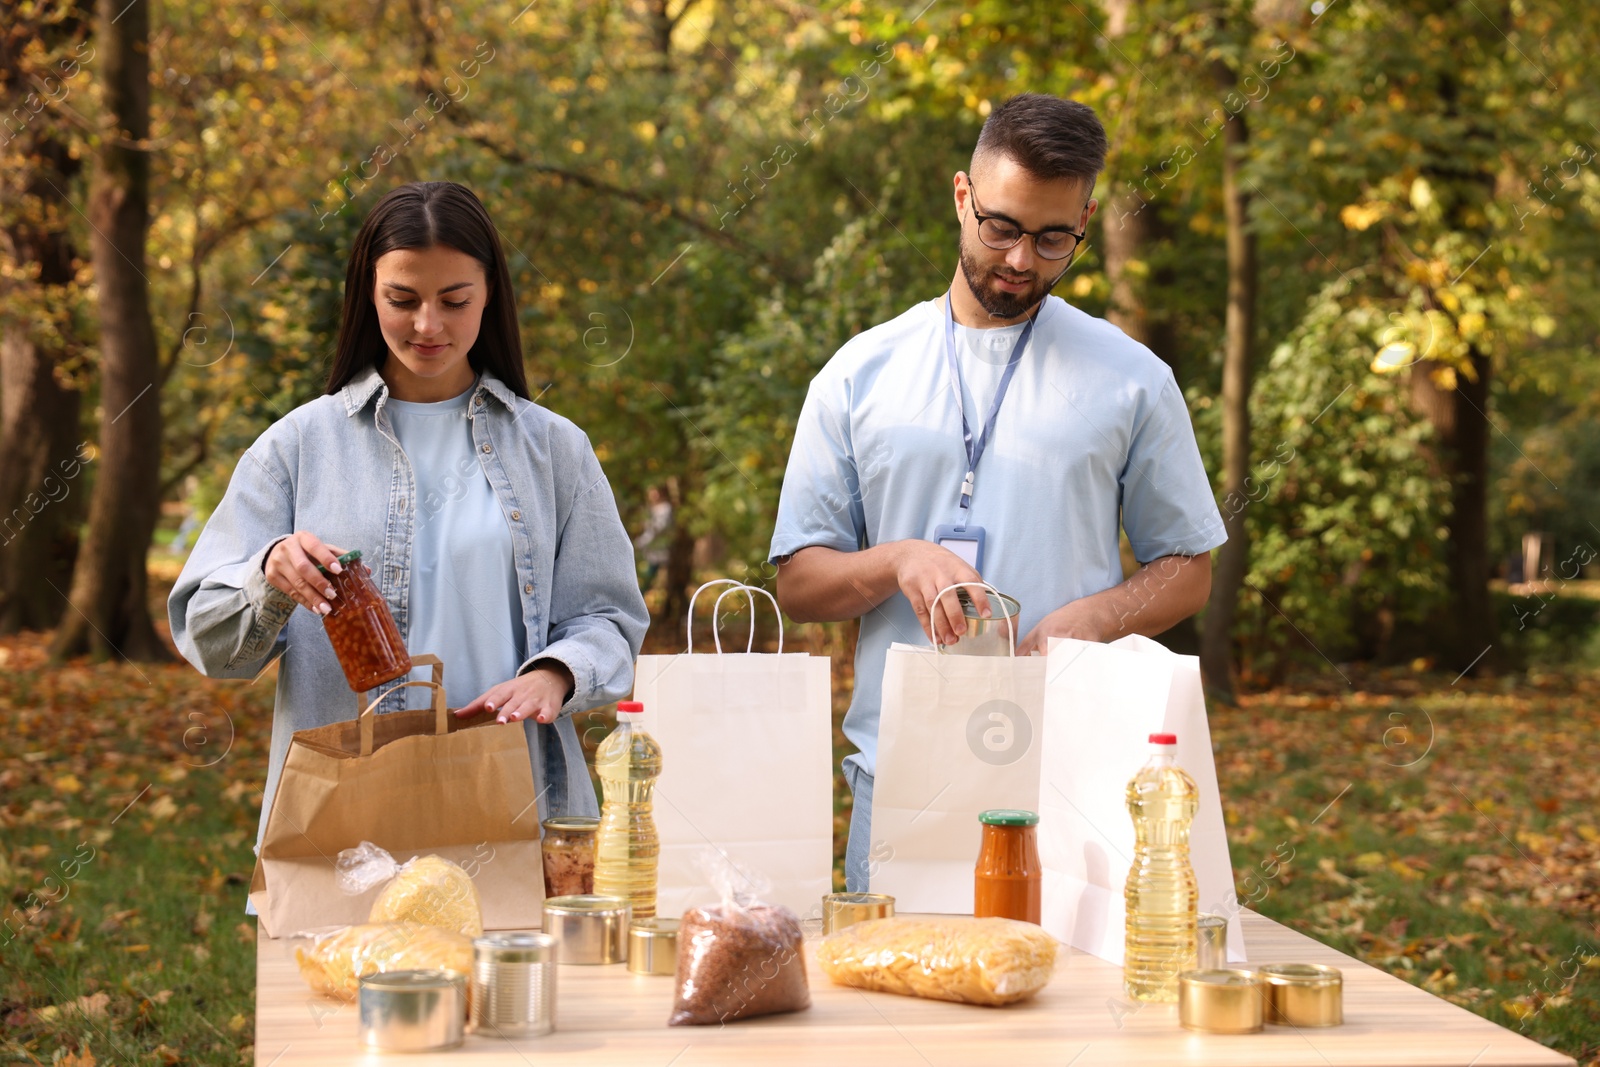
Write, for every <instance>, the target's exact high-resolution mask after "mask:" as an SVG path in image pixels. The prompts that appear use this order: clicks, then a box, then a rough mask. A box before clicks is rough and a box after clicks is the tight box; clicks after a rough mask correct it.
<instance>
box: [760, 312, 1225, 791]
mask: <svg viewBox="0 0 1600 1067" xmlns="http://www.w3.org/2000/svg"><path fill="white" fill-rule="evenodd" d="M1021 330H1022V326H1021V325H1018V326H1012V327H1004V328H996V329H987V330H976V329H971V328H968V327H965V326H961V325H959V324H957V326H956V328H955V332H956V353H957V360H958V362H959V363H960V366H961V376H962V380H963V385H964V386H965V388H964V389H963V398H962V399H963V403H964V405H965V407H966V412H967V421H968V423H969V424H970V425H971V427H972V430H973V433H974V434H975V435H976V434H977V433H978V432H980V431H981V428H982V425H983V419H984V417H985V416H986V415H987V414H988V411H989V406H990V404H991V402H992V401H993V398H994V393H995V390H996V388H997V387H998V385H999V381H1000V376H1001V373H1002V372H1003V371H1004V370H1005V365H1006V362H1007V360H1008V359H1009V358H1010V356H1011V351H1012V347H1013V345H1014V344H1015V343H1016V339H1017V336H1018V335H1019V334H1020V332H1021ZM944 331H945V319H944V308H943V297H942V296H941V297H940V298H939V299H937V300H929V301H925V302H923V303H921V304H918V305H916V306H915V307H913V308H911V309H910V310H909V311H907V312H905V313H904V314H903V315H901V316H899V317H898V318H896V319H893V320H891V321H889V322H886V323H883V324H881V325H879V326H875V327H873V328H872V329H870V330H867V331H865V332H864V333H861V334H859V335H857V336H856V337H854V338H852V339H851V340H850V341H849V342H847V343H846V344H845V345H844V347H842V348H841V349H839V351H838V353H837V354H835V355H834V357H833V358H832V359H831V360H829V361H828V364H827V366H825V367H823V369H822V370H821V371H820V372H819V373H818V374H817V376H816V377H815V378H814V379H813V380H812V382H811V388H810V391H809V392H808V394H807V396H806V402H805V405H804V407H803V408H802V409H801V413H800V421H799V424H798V426H797V427H796V429H795V440H794V447H793V450H792V451H791V453H790V455H789V466H788V469H787V471H786V472H785V474H784V479H783V492H782V495H781V497H780V499H779V503H778V518H777V526H776V529H775V530H774V532H773V536H772V549H771V558H772V559H773V560H777V559H778V558H779V557H780V556H787V555H790V554H792V553H794V552H796V551H797V550H799V549H801V548H805V547H807V546H810V545H823V546H826V547H828V548H834V549H838V550H840V551H853V550H855V549H858V548H867V547H871V546H873V545H879V544H884V543H886V542H889V541H900V540H905V539H908V538H918V539H921V540H927V541H931V540H933V539H934V530H935V528H936V527H938V526H941V525H946V524H952V525H953V524H955V523H958V522H960V521H961V513H960V508H959V498H960V488H961V483H962V480H963V478H964V477H965V476H966V471H967V461H966V452H965V450H964V448H963V445H962V440H961V416H960V413H959V412H958V411H957V409H956V404H955V400H954V397H953V395H952V391H951V387H950V377H949V371H948V366H947V361H946V358H945V336H944ZM967 521H968V522H969V523H971V524H974V525H978V526H982V527H983V528H984V530H985V536H986V538H987V544H986V546H985V549H984V566H983V577H984V580H985V581H987V582H989V583H990V584H991V585H993V586H994V587H995V588H997V589H999V590H1000V591H1001V592H1003V593H1007V594H1009V595H1011V596H1014V597H1016V598H1017V599H1018V600H1019V601H1021V604H1022V616H1021V629H1020V631H1019V633H1018V637H1019V639H1020V637H1021V636H1023V635H1026V634H1027V633H1028V632H1029V631H1030V630H1031V629H1032V628H1033V627H1034V626H1035V625H1036V624H1038V622H1039V621H1040V620H1041V619H1042V618H1044V616H1046V615H1048V614H1049V613H1050V612H1052V611H1055V610H1056V609H1057V608H1060V607H1062V606H1064V605H1066V604H1068V603H1070V602H1072V601H1074V600H1077V599H1080V598H1082V597H1086V596H1089V595H1091V594H1093V593H1098V592H1100V591H1102V590H1104V589H1109V588H1110V587H1112V586H1114V585H1117V584H1119V583H1120V582H1121V581H1122V563H1121V557H1120V555H1119V551H1118V525H1119V522H1120V524H1121V526H1122V527H1123V528H1124V529H1126V531H1127V534H1128V541H1129V543H1130V544H1131V545H1132V547H1133V552H1134V555H1135V556H1136V557H1137V558H1138V559H1139V561H1140V562H1142V563H1148V562H1149V561H1151V560H1153V559H1157V558H1159V557H1161V556H1168V555H1199V554H1201V553H1203V552H1209V551H1210V550H1211V549H1213V548H1215V547H1217V546H1218V545H1220V544H1222V543H1223V541H1225V540H1226V536H1225V535H1224V533H1223V527H1222V517H1221V515H1220V514H1219V512H1218V511H1217V505H1216V501H1215V499H1214V497H1213V495H1212V490H1211V484H1210V481H1209V479H1208V478H1207V477H1206V471H1205V467H1204V465H1203V464H1202V463H1201V461H1200V450H1199V448H1198V447H1197V446H1196V444H1195V439H1194V429H1193V427H1192V426H1191V424H1190V421H1189V410H1188V408H1187V406H1186V405H1185V404H1184V400H1183V394H1182V393H1181V392H1180V391H1179V389H1178V386H1177V383H1176V381H1174V379H1173V377H1172V371H1171V370H1170V369H1169V368H1168V367H1167V365H1166V364H1165V363H1163V362H1162V361H1161V360H1160V359H1158V358H1157V357H1156V356H1155V354H1154V353H1152V352H1151V351H1150V350H1149V349H1148V348H1146V347H1145V346H1144V345H1141V344H1139V343H1138V342H1136V341H1134V340H1132V339H1131V338H1129V337H1128V336H1127V335H1126V334H1124V333H1123V332H1122V331H1121V330H1119V329H1117V328H1116V327H1115V326H1113V325H1111V324H1110V323H1108V322H1106V321H1104V320H1103V319H1098V318H1095V317H1094V316H1092V315H1089V314H1086V313H1084V312H1082V311H1079V310H1078V309H1077V308H1074V307H1072V306H1071V305H1070V304H1068V303H1067V302H1066V301H1064V300H1062V299H1060V298H1059V297H1054V296H1052V297H1048V298H1047V299H1046V300H1045V304H1044V307H1043V308H1042V309H1041V310H1040V312H1039V315H1038V317H1037V318H1036V319H1035V322H1034V329H1033V335H1032V337H1031V339H1030V340H1029V342H1028V346H1027V348H1026V349H1025V350H1024V352H1023V355H1022V358H1021V361H1020V362H1019V363H1018V366H1017V370H1016V376H1015V378H1014V379H1013V380H1012V382H1011V386H1010V388H1009V389H1008V390H1007V392H1006V395H1005V399H1004V402H1003V403H1002V405H1001V408H1000V413H999V418H998V420H997V422H996V424H995V428H994V431H993V433H992V434H991V436H990V440H989V443H988V447H987V449H986V450H985V451H984V454H983V457H982V459H981V460H980V462H979V464H978V470H977V476H976V479H975V489H974V492H973V495H972V508H971V514H970V517H969V518H968V520H967ZM895 641H901V642H907V643H911V644H924V645H925V644H927V643H928V640H927V638H926V637H925V636H924V635H923V633H922V627H921V626H920V625H919V624H918V622H917V618H916V614H915V612H913V610H912V608H911V603H910V601H908V600H907V599H906V598H905V596H904V595H903V594H901V593H898V592H897V593H895V594H894V595H893V596H891V597H890V598H889V599H888V600H886V601H885V602H884V603H882V604H881V605H879V606H878V607H877V608H875V609H873V610H872V611H870V612H868V613H867V614H866V615H865V616H863V617H862V620H861V636H860V638H859V641H858V643H857V645H856V669H855V695H854V697H853V698H852V700H851V703H850V711H849V713H848V714H847V715H846V716H845V722H844V732H845V735H846V736H847V737H849V738H850V740H851V741H852V742H853V743H854V744H855V745H856V747H857V748H859V749H860V750H861V755H859V756H852V757H851V760H852V761H854V762H855V763H856V764H857V765H858V766H859V767H860V769H861V770H863V771H865V772H866V773H868V774H872V773H875V770H876V766H877V737H878V714H879V707H880V704H881V695H882V687H883V668H884V657H885V655H886V654H887V652H888V649H889V645H890V644H891V643H892V642H895Z"/></svg>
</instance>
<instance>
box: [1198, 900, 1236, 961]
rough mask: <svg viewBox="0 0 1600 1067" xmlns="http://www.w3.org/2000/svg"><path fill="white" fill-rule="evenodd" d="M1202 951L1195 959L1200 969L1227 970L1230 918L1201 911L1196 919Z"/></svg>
mask: <svg viewBox="0 0 1600 1067" xmlns="http://www.w3.org/2000/svg"><path fill="white" fill-rule="evenodd" d="M1196 927H1197V932H1198V933H1199V944H1200V951H1199V954H1198V957H1197V959H1196V961H1195V969H1196V970H1199V971H1216V970H1227V967H1228V918H1227V916H1225V915H1210V914H1206V913H1201V914H1200V915H1199V916H1198V917H1197V919H1196Z"/></svg>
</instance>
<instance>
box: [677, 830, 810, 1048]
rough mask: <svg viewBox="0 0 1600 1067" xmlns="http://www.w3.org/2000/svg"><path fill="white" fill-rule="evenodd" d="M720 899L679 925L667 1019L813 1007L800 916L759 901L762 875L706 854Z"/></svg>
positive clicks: (694, 1022)
mask: <svg viewBox="0 0 1600 1067" xmlns="http://www.w3.org/2000/svg"><path fill="white" fill-rule="evenodd" d="M708 865H709V867H710V872H709V873H710V876H711V881H712V884H713V885H714V886H715V887H716V888H717V889H718V890H719V891H720V892H721V895H722V903H720V904H706V905H702V906H701V907H698V908H690V909H689V910H688V911H686V912H684V913H683V919H682V921H681V924H680V925H679V927H678V989H677V995H676V996H675V997H674V998H673V1004H672V1015H671V1016H670V1017H669V1018H668V1019H667V1025H668V1026H705V1025H708V1024H711V1023H727V1022H733V1021H734V1020H736V1019H750V1018H754V1017H755V1016H757V1015H774V1014H777V1013H779V1012H786V1011H803V1010H804V1009H806V1008H809V1007H811V986H810V985H809V984H808V983H807V981H806V957H805V944H804V941H805V938H804V935H803V934H802V933H801V932H800V920H799V919H798V918H796V917H795V914H794V912H792V911H790V910H789V909H788V908H786V907H784V906H783V905H781V904H776V905H774V904H764V903H762V902H761V901H760V900H759V899H757V894H758V893H760V892H764V891H765V888H766V886H765V883H764V882H763V881H761V880H759V879H757V878H755V877H754V876H752V875H750V874H749V873H747V872H745V871H742V870H740V869H739V868H737V867H736V866H735V865H734V864H733V863H731V862H729V861H727V860H721V859H718V860H713V861H709V864H708Z"/></svg>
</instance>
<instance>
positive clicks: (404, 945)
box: [294, 923, 472, 1000]
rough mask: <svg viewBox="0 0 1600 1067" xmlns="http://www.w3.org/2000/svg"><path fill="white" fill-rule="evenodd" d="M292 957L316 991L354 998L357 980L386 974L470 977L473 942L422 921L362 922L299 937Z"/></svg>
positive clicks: (342, 998)
mask: <svg viewBox="0 0 1600 1067" xmlns="http://www.w3.org/2000/svg"><path fill="white" fill-rule="evenodd" d="M295 940H296V941H298V942H300V943H299V944H296V945H295V950H294V959H295V962H296V963H298V964H299V965H300V977H302V978H304V979H305V980H306V984H307V985H309V986H310V987H311V988H312V989H313V990H314V991H316V992H318V993H322V994H324V995H326V996H330V997H338V998H340V999H341V1000H354V999H356V994H357V993H359V992H360V988H361V979H362V978H365V977H367V976H368V975H373V974H383V973H386V972H389V971H412V970H437V971H449V972H451V973H453V974H460V975H470V974H471V973H472V940H471V939H470V938H467V937H463V936H462V935H461V934H458V933H455V932H453V931H450V930H445V929H441V928H440V927H437V926H424V925H423V924H421V923H362V924H361V925H359V926H335V927H331V928H329V929H327V930H313V931H308V932H306V933H303V934H298V935H296V937H295Z"/></svg>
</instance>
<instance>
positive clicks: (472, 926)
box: [334, 841, 483, 937]
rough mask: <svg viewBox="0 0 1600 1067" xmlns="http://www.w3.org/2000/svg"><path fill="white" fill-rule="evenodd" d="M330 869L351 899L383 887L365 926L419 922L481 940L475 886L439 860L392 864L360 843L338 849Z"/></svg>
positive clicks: (389, 858)
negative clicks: (367, 924) (335, 869)
mask: <svg viewBox="0 0 1600 1067" xmlns="http://www.w3.org/2000/svg"><path fill="white" fill-rule="evenodd" d="M334 866H335V867H337V868H338V871H339V888H340V889H341V890H343V891H344V892H346V893H349V894H351V895H352V896H358V895H360V894H362V893H365V892H367V891H368V890H369V889H371V888H372V887H373V886H377V885H383V890H382V892H380V893H379V894H378V899H377V900H374V901H373V902H372V912H371V914H369V915H368V916H367V921H368V922H374V923H383V922H414V923H425V924H426V925H428V926H442V927H444V928H445V929H446V930H454V931H455V932H456V933H458V934H465V935H466V936H467V937H481V936H483V908H482V906H481V905H480V903H479V901H478V887H477V886H475V885H473V884H472V877H471V876H470V875H468V874H467V872H466V871H464V870H462V869H461V867H459V866H458V865H456V864H454V863H451V862H450V861H449V860H447V859H444V858H443V857H440V856H417V857H416V858H414V859H409V860H407V861H406V862H404V863H396V862H395V860H394V857H393V856H391V855H389V853H388V852H387V851H385V850H384V849H382V848H380V847H379V846H377V845H374V844H373V843H372V842H371V841H363V842H361V844H359V845H357V846H356V847H355V848H347V849H344V850H343V851H341V852H340V853H339V859H338V861H337V862H336V863H335V864H334ZM385 882H387V883H388V884H387V885H384V883H385Z"/></svg>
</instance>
